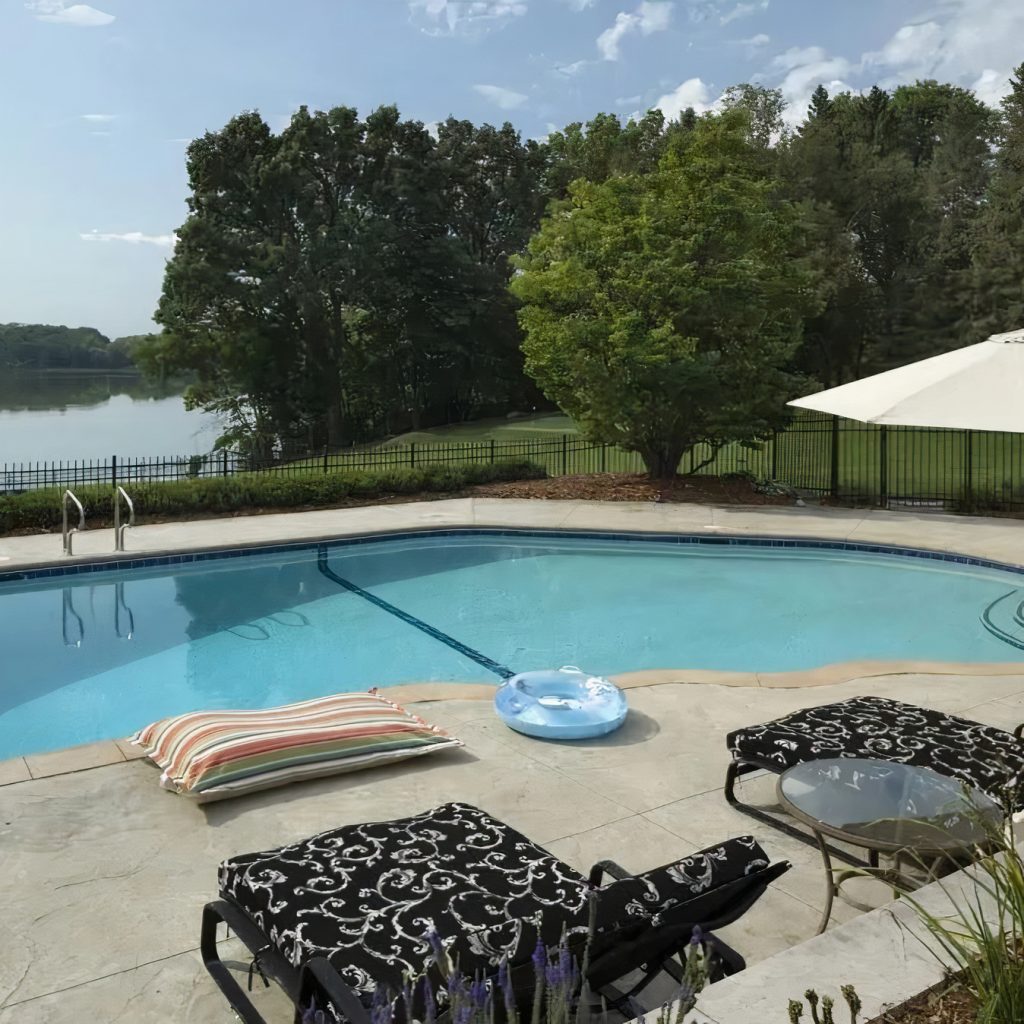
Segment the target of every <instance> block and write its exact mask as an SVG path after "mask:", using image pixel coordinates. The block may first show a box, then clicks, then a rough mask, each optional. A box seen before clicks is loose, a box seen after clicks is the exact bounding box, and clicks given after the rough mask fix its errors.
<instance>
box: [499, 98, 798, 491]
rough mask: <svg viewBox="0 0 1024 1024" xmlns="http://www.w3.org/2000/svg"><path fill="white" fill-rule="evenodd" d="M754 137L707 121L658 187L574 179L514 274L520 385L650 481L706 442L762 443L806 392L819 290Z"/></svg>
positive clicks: (734, 116)
mask: <svg viewBox="0 0 1024 1024" xmlns="http://www.w3.org/2000/svg"><path fill="white" fill-rule="evenodd" d="M749 128H750V123H749V119H748V117H747V116H746V114H745V113H744V112H743V111H730V112H727V113H726V114H723V115H721V116H718V117H716V116H711V115H708V116H705V117H704V118H702V119H700V121H699V122H698V123H697V125H696V127H695V129H694V131H693V132H692V133H691V135H690V137H689V141H688V143H687V145H686V146H685V147H682V148H680V150H679V151H678V152H675V151H672V152H669V153H668V154H666V156H665V157H664V158H663V159H662V161H661V163H660V165H659V167H658V168H657V170H655V171H654V172H652V173H651V174H647V175H640V174H628V175H625V174H624V175H619V176H615V177H612V178H609V179H608V180H607V181H606V182H604V183H603V184H592V183H589V182H583V181H577V182H576V183H575V184H574V185H572V186H571V187H570V196H569V199H568V200H567V201H566V202H565V203H563V204H561V205H559V206H557V207H556V208H555V209H554V210H553V211H552V213H551V214H550V215H549V216H548V217H547V218H545V220H544V221H543V223H542V226H541V228H540V231H539V232H538V233H537V234H536V235H535V236H534V238H533V239H532V240H531V242H530V245H529V248H528V251H527V253H526V255H525V256H523V257H522V258H521V259H520V260H519V261H518V264H517V265H518V268H519V274H518V275H517V277H516V278H515V279H514V280H513V284H512V288H513V290H514V292H515V293H516V295H517V296H518V297H519V298H520V300H521V301H522V302H523V308H522V310H521V312H520V322H521V323H522V325H523V328H524V331H525V333H526V339H525V341H524V346H523V347H524V351H525V353H526V368H527V372H529V373H530V374H532V375H533V376H534V377H535V379H536V380H537V382H538V384H539V385H540V386H541V388H542V389H543V390H544V392H545V393H546V394H547V395H548V396H549V397H550V398H552V399H553V400H554V401H555V402H557V403H558V404H559V406H561V408H562V409H563V410H565V412H567V413H568V414H569V415H571V416H572V417H573V418H574V419H575V420H576V421H577V423H579V425H580V426H581V428H582V429H583V430H584V431H585V432H586V433H587V435H588V436H590V437H592V438H594V439H595V440H598V441H603V442H606V443H615V444H618V445H620V446H622V447H623V448H626V449H628V450H631V451H636V452H638V453H639V454H640V456H641V457H642V458H643V460H644V464H645V466H646V467H647V470H648V473H649V474H650V475H651V477H654V478H666V477H672V476H674V474H675V473H676V470H677V467H678V465H679V460H680V458H681V457H682V456H683V455H684V454H685V453H686V452H687V451H688V450H689V449H691V448H692V447H693V446H694V445H695V444H698V443H700V442H706V443H708V444H710V445H712V447H713V448H716V449H717V447H718V446H721V445H723V444H725V443H727V442H730V441H751V440H754V439H756V438H759V437H764V436H765V435H766V434H767V433H769V432H770V431H771V430H772V429H774V428H775V427H777V426H779V425H781V424H782V422H783V421H784V419H785V412H784V402H785V399H786V398H787V397H790V396H791V395H792V394H793V393H794V392H795V391H796V390H797V388H798V387H799V385H800V381H799V379H798V378H797V377H795V376H794V375H793V374H791V373H788V372H787V371H786V369H785V366H786V364H787V362H788V361H789V360H790V359H791V357H792V356H793V354H794V352H795V350H796V348H797V347H798V345H799V342H800V330H801V316H802V313H803V311H804V308H805V306H806V305H807V304H808V302H809V301H810V299H811V297H810V295H809V292H810V280H809V278H808V276H807V274H806V273H805V272H804V271H803V269H802V267H801V264H800V259H799V255H800V240H799V236H798V231H797V225H796V212H795V210H794V208H793V207H792V206H791V205H789V204H788V203H786V202H783V201H781V200H779V199H778V198H777V197H776V196H775V195H774V183H773V182H772V181H771V180H770V179H769V178H767V177H766V176H765V174H764V170H763V160H762V159H761V156H760V154H759V153H758V151H757V149H756V147H755V146H753V145H752V144H751V142H750V141H749V138H748V136H749Z"/></svg>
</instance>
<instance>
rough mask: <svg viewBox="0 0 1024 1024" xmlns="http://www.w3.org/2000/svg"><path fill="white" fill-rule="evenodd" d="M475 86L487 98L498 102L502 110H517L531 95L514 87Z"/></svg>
mask: <svg viewBox="0 0 1024 1024" xmlns="http://www.w3.org/2000/svg"><path fill="white" fill-rule="evenodd" d="M473 88H474V89H475V90H476V91H477V92H478V93H479V94H480V95H481V96H483V98H484V99H485V100H490V101H491V103H496V104H497V105H498V106H499V107H501V109H502V110H515V108H516V107H521V106H522V105H523V104H524V103H525V102H526V101H527V100H528V99H529V98H530V97H529V96H527V95H526V94H525V93H521V92H516V91H515V90H514V89H504V88H502V87H501V86H500V85H474V86H473Z"/></svg>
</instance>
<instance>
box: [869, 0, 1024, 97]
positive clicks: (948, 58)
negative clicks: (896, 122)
mask: <svg viewBox="0 0 1024 1024" xmlns="http://www.w3.org/2000/svg"><path fill="white" fill-rule="evenodd" d="M1022 38H1024V3H1021V2H1020V0H941V2H940V3H939V4H938V6H937V7H936V8H935V9H933V10H932V12H931V18H930V20H928V21H921V22H911V23H908V24H906V25H903V26H902V27H901V28H899V29H897V31H896V32H895V33H893V35H892V36H891V38H890V39H889V40H888V41H887V42H886V43H885V44H884V45H883V46H882V48H881V49H880V50H876V51H872V52H870V53H866V54H865V55H864V64H865V66H866V67H870V68H871V69H872V70H876V69H886V70H888V71H889V72H890V75H891V77H890V78H889V79H888V80H886V81H885V82H884V84H886V85H889V86H893V85H898V84H900V83H901V82H913V81H915V80H916V79H918V78H937V79H938V80H939V81H942V82H956V83H958V84H960V85H964V86H966V87H968V88H973V89H975V91H976V92H977V94H978V96H979V98H980V99H983V100H984V101H985V102H986V103H997V102H998V101H999V100H1000V99H1001V98H1002V97H1003V96H1005V95H1006V93H1007V92H1008V91H1009V77H1010V73H1011V71H1012V70H1013V68H1014V67H1016V65H1017V64H1018V63H1019V62H1020V59H1021V49H1020V40H1021V39H1022ZM876 73H877V71H876Z"/></svg>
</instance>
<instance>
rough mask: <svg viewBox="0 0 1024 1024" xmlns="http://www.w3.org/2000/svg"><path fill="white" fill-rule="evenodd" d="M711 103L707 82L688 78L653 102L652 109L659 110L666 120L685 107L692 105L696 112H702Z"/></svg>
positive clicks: (677, 114)
mask: <svg viewBox="0 0 1024 1024" xmlns="http://www.w3.org/2000/svg"><path fill="white" fill-rule="evenodd" d="M713 105H714V104H712V103H711V91H710V89H709V88H708V85H707V83H706V82H704V81H703V80H701V79H700V78H688V79H687V80H686V81H685V82H681V83H680V84H679V85H677V86H676V87H675V88H674V89H673V90H672V91H671V92H667V93H665V95H664V96H662V97H661V98H660V99H659V100H658V101H657V102H656V103H655V104H654V109H656V110H660V111H661V112H662V113H663V114H664V115H665V117H666V118H667V119H668V120H670V121H672V120H675V118H677V117H679V115H680V114H681V113H682V112H683V111H684V110H686V108H687V107H693V109H694V110H695V111H696V112H697V113H698V114H703V113H704V112H705V111H706V110H710V109H711V107H712V106H713Z"/></svg>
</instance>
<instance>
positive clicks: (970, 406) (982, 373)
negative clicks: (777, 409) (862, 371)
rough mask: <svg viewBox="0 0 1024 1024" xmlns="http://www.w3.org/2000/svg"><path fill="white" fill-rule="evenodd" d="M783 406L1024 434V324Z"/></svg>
mask: <svg viewBox="0 0 1024 1024" xmlns="http://www.w3.org/2000/svg"><path fill="white" fill-rule="evenodd" d="M789 404H790V405H794V406H797V407H798V408H800V409H814V410H815V411H817V412H825V413H830V414H831V415H833V416H842V417H843V418H845V419H851V420H860V421H861V422H863V423H880V424H888V425H892V426H897V425H898V426H907V427H949V428H952V429H954V430H993V431H1010V432H1013V433H1024V329H1022V330H1018V331H1009V332H1007V333H1006V334H993V335H992V337H991V338H989V339H988V340H987V341H983V342H981V343H980V344H977V345H968V346H967V347H966V348H960V349H956V350H955V351H954V352H946V353H944V354H943V355H941V356H932V357H931V358H929V359H922V360H920V361H919V362H916V363H908V364H907V365H906V366H900V367H898V368H897V369H895V370H887V371H886V372H885V373H876V374H875V375H874V376H873V377H864V378H863V379H862V380H855V381H853V383H851V384H842V385H840V386H839V387H837V388H829V389H828V390H827V391H819V392H818V393H817V394H816V395H808V396H807V397H806V398H796V399H794V400H793V401H792V402H790V403H789Z"/></svg>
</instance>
